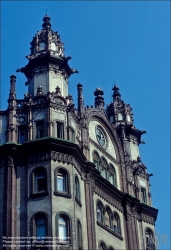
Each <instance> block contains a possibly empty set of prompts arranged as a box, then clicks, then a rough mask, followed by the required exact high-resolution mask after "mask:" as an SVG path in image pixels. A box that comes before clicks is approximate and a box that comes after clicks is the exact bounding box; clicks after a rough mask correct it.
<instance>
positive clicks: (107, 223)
mask: <svg viewBox="0 0 171 250" xmlns="http://www.w3.org/2000/svg"><path fill="white" fill-rule="evenodd" d="M104 219H105V226H107V227H110V218H109V214H108V212H107V211H106V212H105V215H104Z"/></svg>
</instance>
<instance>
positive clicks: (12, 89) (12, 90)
mask: <svg viewBox="0 0 171 250" xmlns="http://www.w3.org/2000/svg"><path fill="white" fill-rule="evenodd" d="M15 84H16V76H15V75H11V76H10V93H9V100H15V99H16V92H15Z"/></svg>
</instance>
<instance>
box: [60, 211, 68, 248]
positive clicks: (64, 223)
mask: <svg viewBox="0 0 171 250" xmlns="http://www.w3.org/2000/svg"><path fill="white" fill-rule="evenodd" d="M70 226H71V225H70V219H69V217H68V216H67V215H66V214H60V215H58V216H57V232H58V234H57V237H58V239H59V243H62V244H67V245H68V244H70V243H71V232H70V230H71V228H70ZM64 249H65V248H64ZM67 249H69V248H67Z"/></svg>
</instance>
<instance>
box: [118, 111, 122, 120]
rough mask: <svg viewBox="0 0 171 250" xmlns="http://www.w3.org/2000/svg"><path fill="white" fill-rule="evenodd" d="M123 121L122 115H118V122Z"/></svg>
mask: <svg viewBox="0 0 171 250" xmlns="http://www.w3.org/2000/svg"><path fill="white" fill-rule="evenodd" d="M121 120H123V116H122V114H121V113H118V121H121Z"/></svg>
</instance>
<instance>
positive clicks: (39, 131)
mask: <svg viewBox="0 0 171 250" xmlns="http://www.w3.org/2000/svg"><path fill="white" fill-rule="evenodd" d="M36 132H37V133H36V138H41V137H43V136H44V122H43V121H38V122H36Z"/></svg>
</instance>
